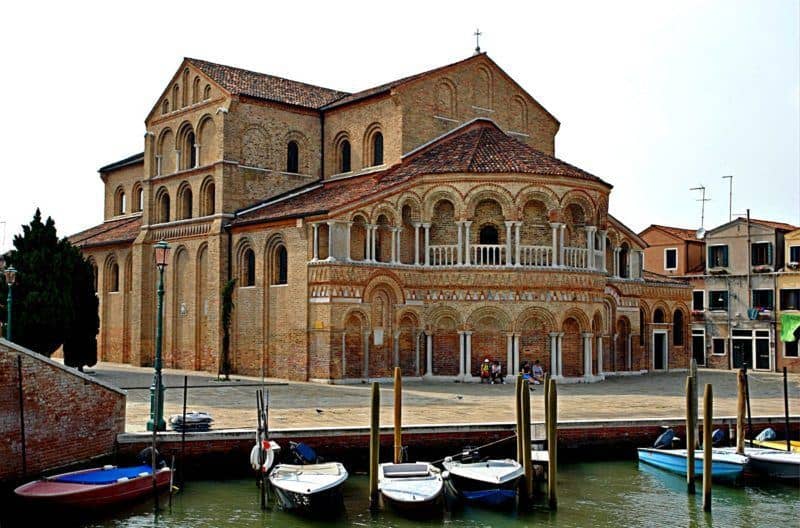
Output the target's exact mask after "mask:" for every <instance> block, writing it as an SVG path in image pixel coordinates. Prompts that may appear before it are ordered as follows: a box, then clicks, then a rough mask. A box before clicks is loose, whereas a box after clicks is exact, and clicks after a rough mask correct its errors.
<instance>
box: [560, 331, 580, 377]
mask: <svg viewBox="0 0 800 528" xmlns="http://www.w3.org/2000/svg"><path fill="white" fill-rule="evenodd" d="M563 332H564V337H563V338H562V350H561V358H562V361H563V362H564V366H563V368H562V373H563V374H564V376H566V377H568V378H569V377H574V376H583V337H582V336H581V332H580V327H579V326H578V322H577V321H575V319H567V320H566V321H564V326H563Z"/></svg>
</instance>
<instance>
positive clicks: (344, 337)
mask: <svg viewBox="0 0 800 528" xmlns="http://www.w3.org/2000/svg"><path fill="white" fill-rule="evenodd" d="M346 377H347V333H346V332H344V331H342V379H344V378H346Z"/></svg>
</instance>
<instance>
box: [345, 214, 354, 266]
mask: <svg viewBox="0 0 800 528" xmlns="http://www.w3.org/2000/svg"><path fill="white" fill-rule="evenodd" d="M345 225H346V229H347V230H346V231H345V232H344V246H345V247H344V261H345V262H350V228H351V227H353V222H345Z"/></svg>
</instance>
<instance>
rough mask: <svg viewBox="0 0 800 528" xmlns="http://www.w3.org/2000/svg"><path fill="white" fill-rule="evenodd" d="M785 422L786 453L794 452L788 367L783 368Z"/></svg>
mask: <svg viewBox="0 0 800 528" xmlns="http://www.w3.org/2000/svg"><path fill="white" fill-rule="evenodd" d="M783 420H784V426H785V427H786V429H785V430H784V434H785V435H786V451H788V452H789V453H791V452H792V435H791V434H789V433H790V431H789V384H788V382H787V381H786V367H783Z"/></svg>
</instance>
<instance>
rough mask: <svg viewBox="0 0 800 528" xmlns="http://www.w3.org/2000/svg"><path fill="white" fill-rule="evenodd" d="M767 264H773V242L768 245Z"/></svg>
mask: <svg viewBox="0 0 800 528" xmlns="http://www.w3.org/2000/svg"><path fill="white" fill-rule="evenodd" d="M767 264H770V265H771V264H772V242H770V243H769V244H767Z"/></svg>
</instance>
